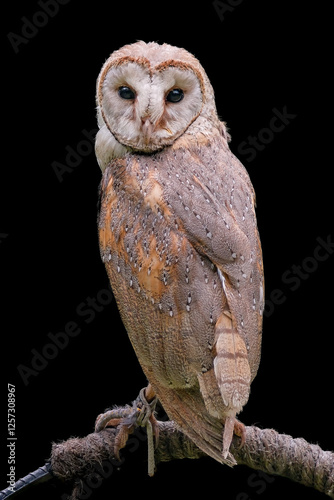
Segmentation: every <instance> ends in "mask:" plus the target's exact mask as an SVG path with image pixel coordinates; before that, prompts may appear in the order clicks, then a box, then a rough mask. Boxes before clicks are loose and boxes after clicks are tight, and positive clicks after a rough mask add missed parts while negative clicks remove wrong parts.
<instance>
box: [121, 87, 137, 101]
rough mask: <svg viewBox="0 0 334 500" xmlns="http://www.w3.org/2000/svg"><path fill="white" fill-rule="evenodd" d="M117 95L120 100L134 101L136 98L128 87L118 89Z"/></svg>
mask: <svg viewBox="0 0 334 500" xmlns="http://www.w3.org/2000/svg"><path fill="white" fill-rule="evenodd" d="M118 95H119V96H120V97H121V98H122V99H134V98H135V97H136V95H135V93H134V91H133V90H132V89H130V87H125V86H124V87H120V88H119V89H118Z"/></svg>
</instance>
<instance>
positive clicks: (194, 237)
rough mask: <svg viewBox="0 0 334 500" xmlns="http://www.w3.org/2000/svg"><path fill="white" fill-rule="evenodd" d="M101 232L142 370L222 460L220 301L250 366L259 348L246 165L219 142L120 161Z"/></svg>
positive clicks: (112, 174) (256, 256)
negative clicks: (218, 357)
mask: <svg viewBox="0 0 334 500" xmlns="http://www.w3.org/2000/svg"><path fill="white" fill-rule="evenodd" d="M230 205H232V206H230ZM99 233H100V247H101V255H102V259H103V260H104V262H105V264H106V268H107V271H108V275H109V277H110V281H111V285H112V288H113V291H114V294H115V297H116V300H117V303H118V307H119V309H120V313H121V316H122V319H123V322H124V324H125V327H126V329H127V331H128V334H129V337H130V340H131V342H132V344H133V346H134V348H135V351H136V354H137V356H138V359H139V362H140V363H141V365H142V367H143V370H144V372H145V374H146V376H147V377H148V379H149V381H150V382H151V384H152V386H153V388H154V389H155V391H156V392H157V394H158V396H159V398H160V399H161V401H162V404H163V406H164V408H165V410H166V411H167V413H168V415H169V417H170V418H171V419H173V420H175V421H176V423H177V424H178V425H179V426H180V427H181V429H182V430H183V431H184V432H185V433H186V434H187V435H188V436H189V437H190V438H191V439H193V440H194V441H195V443H196V444H197V445H198V446H199V447H200V448H202V449H203V450H204V451H205V452H206V453H208V454H209V455H211V456H212V457H213V458H215V459H216V460H220V461H221V460H222V456H221V450H222V429H223V426H222V418H223V417H224V415H226V405H225V404H224V401H223V399H222V397H221V395H220V392H219V386H218V384H217V380H216V376H215V373H214V364H213V361H214V358H215V357H216V355H217V352H216V351H215V340H217V339H215V334H216V333H217V325H220V324H221V315H222V314H223V313H224V311H225V312H227V314H229V312H231V314H230V316H227V317H230V318H231V317H232V318H233V325H232V326H233V328H234V329H236V330H237V333H238V335H239V337H240V339H241V340H242V342H243V343H244V345H245V346H246V347H245V349H246V352H247V362H249V365H250V369H251V371H252V377H254V376H255V373H256V370H257V365H258V360H259V350H260V323H261V320H260V310H261V307H262V306H261V291H260V290H261V286H262V285H261V283H262V267H261V252H260V247H259V240H258V236H257V231H256V223H255V216H254V207H253V192H252V188H251V185H250V182H249V180H248V176H247V174H246V173H245V171H244V170H243V167H242V166H241V165H240V164H239V163H238V161H237V160H236V159H235V158H234V157H233V155H232V154H231V153H230V151H229V150H228V148H227V147H226V148H225V149H223V148H222V144H221V143H219V144H217V146H216V149H215V147H214V145H211V146H210V145H208V146H207V147H206V148H205V147H202V148H201V150H200V151H198V148H197V147H196V148H194V149H193V150H192V149H191V144H185V145H184V147H180V148H175V149H174V148H173V149H168V150H165V151H163V152H161V153H157V154H155V155H148V156H146V155H138V156H135V155H131V156H130V155H129V156H128V157H126V158H125V159H123V160H115V161H114V162H113V163H112V164H111V165H110V166H109V167H108V168H107V169H106V171H105V173H104V177H103V181H102V192H101V211H100V219H99ZM253 306H255V309H254V307H253ZM225 326H226V325H225ZM217 345H218V349H219V343H218V344H217ZM217 345H216V349H217Z"/></svg>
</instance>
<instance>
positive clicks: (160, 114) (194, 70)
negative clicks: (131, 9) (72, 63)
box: [96, 42, 218, 156]
mask: <svg viewBox="0 0 334 500" xmlns="http://www.w3.org/2000/svg"><path fill="white" fill-rule="evenodd" d="M96 100H97V109H98V121H99V127H100V129H103V130H102V133H103V136H104V140H107V139H108V134H109V135H110V134H111V136H112V137H110V144H114V142H115V141H117V143H118V146H119V147H120V145H122V146H123V147H125V148H127V149H131V150H135V151H139V152H145V153H152V152H154V151H157V150H159V149H161V148H163V147H165V146H170V145H171V144H173V142H174V141H175V140H176V139H177V138H178V137H180V136H181V135H182V134H183V133H184V132H185V131H186V130H187V129H188V127H189V126H190V125H191V124H192V123H193V122H194V121H195V120H196V119H197V118H198V117H199V116H200V115H201V116H203V115H206V116H207V117H208V118H209V119H210V118H211V119H212V117H213V116H214V117H215V119H216V120H218V118H217V114H216V108H215V105H214V96H213V90H212V87H211V85H210V82H209V79H208V77H207V76H206V73H205V71H204V69H203V68H202V66H201V65H200V63H199V62H198V60H197V59H196V58H195V57H194V56H193V55H192V54H190V53H189V52H187V51H186V50H184V49H181V48H178V47H173V46H171V45H167V44H163V45H159V44H157V43H153V42H152V43H145V42H137V43H134V44H132V45H126V46H124V47H122V48H121V49H120V50H117V51H115V52H113V53H112V54H111V56H110V57H109V59H108V60H107V61H106V62H105V64H104V65H103V67H102V70H101V72H100V75H99V77H98V80H97V96H96ZM114 147H115V148H116V149H117V144H114ZM116 156H117V155H116Z"/></svg>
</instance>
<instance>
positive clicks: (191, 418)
mask: <svg viewBox="0 0 334 500" xmlns="http://www.w3.org/2000/svg"><path fill="white" fill-rule="evenodd" d="M150 382H151V384H152V386H153V388H154V390H155V391H156V394H157V396H158V398H159V399H160V401H161V403H162V405H163V407H164V409H165V411H166V413H167V415H168V417H169V418H170V419H171V420H173V421H174V422H175V423H176V425H177V426H178V428H179V429H180V431H182V432H183V433H184V434H185V435H186V436H188V437H189V439H191V440H192V441H193V442H194V443H195V444H196V445H197V446H198V447H199V448H200V449H201V450H202V451H203V452H204V453H206V454H207V455H209V456H210V457H212V458H213V459H214V460H217V461H218V462H220V463H225V464H228V465H230V466H232V465H234V464H235V461H234V459H233V457H232V455H230V454H228V453H226V454H225V456H223V432H224V425H223V421H222V419H218V418H215V417H213V416H212V415H210V413H209V412H208V410H207V408H206V406H205V403H204V400H203V398H202V396H201V392H200V389H199V386H196V387H193V388H189V389H169V388H166V387H163V386H161V385H157V384H155V383H154V382H155V381H154V380H153V379H152V377H150ZM232 434H233V426H232ZM227 451H228V450H227Z"/></svg>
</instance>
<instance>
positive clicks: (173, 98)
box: [166, 89, 184, 102]
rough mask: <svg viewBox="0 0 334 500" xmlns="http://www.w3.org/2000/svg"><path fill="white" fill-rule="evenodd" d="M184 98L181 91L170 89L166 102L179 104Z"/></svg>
mask: <svg viewBox="0 0 334 500" xmlns="http://www.w3.org/2000/svg"><path fill="white" fill-rule="evenodd" d="M183 97H184V93H183V90H182V89H172V90H171V91H170V92H168V94H167V97H166V100H167V101H169V102H180V101H182V99H183Z"/></svg>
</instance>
